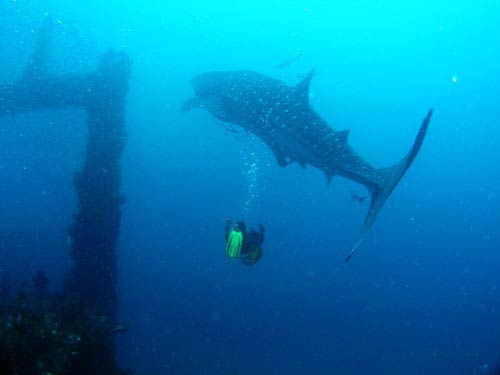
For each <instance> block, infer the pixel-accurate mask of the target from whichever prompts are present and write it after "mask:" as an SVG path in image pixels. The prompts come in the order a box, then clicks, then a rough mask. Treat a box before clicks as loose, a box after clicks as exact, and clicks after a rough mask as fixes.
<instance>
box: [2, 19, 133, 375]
mask: <svg viewBox="0 0 500 375" xmlns="http://www.w3.org/2000/svg"><path fill="white" fill-rule="evenodd" d="M51 25H52V23H51V21H50V19H46V20H45V22H44V25H43V27H42V30H41V32H40V35H39V39H38V41H37V43H36V45H35V49H34V52H33V55H32V58H31V60H30V62H29V63H28V65H27V67H26V70H25V72H24V74H23V76H22V77H21V78H20V79H19V80H17V81H15V82H5V83H0V118H1V117H2V116H5V115H9V116H12V115H16V114H20V113H24V112H33V111H38V110H60V109H66V108H79V109H82V110H83V111H84V112H85V115H86V125H87V127H88V138H87V144H86V151H85V159H84V164H83V167H82V169H81V171H80V172H78V173H77V174H76V176H75V178H74V181H73V184H74V187H75V189H76V193H77V198H78V212H77V213H76V214H75V216H74V219H73V223H72V224H71V226H70V228H69V232H68V233H69V236H70V238H71V256H72V258H73V265H72V269H71V270H70V272H69V274H68V276H67V278H66V281H65V283H64V284H65V285H64V290H63V293H62V296H61V297H60V298H61V299H62V300H65V301H66V302H64V303H67V301H73V302H72V303H73V305H74V306H78V308H76V311H73V313H74V315H76V317H75V319H79V321H89V320H94V321H95V320H96V319H97V318H96V317H98V318H99V319H98V320H99V321H100V322H101V323H100V324H101V328H102V326H103V324H102V322H107V323H106V324H107V326H108V327H109V329H108V330H106V329H98V330H97V331H96V332H94V333H93V335H94V336H95V335H100V336H101V337H100V339H99V340H93V342H92V344H91V345H90V344H88V345H87V346H86V347H85V348H84V349H82V350H81V351H80V352H79V353H78V356H77V357H78V360H77V361H76V362H78V363H77V364H76V365H73V367H72V370H70V372H69V373H71V374H74V373H75V374H86V375H87V374H95V375H100V374H103V375H104V374H106V375H109V374H117V373H120V372H119V370H118V369H117V368H116V364H115V343H114V335H115V333H116V331H117V330H116V329H113V328H112V327H113V325H114V324H115V322H116V313H117V302H118V301H117V295H116V282H117V256H116V248H117V241H118V236H119V230H120V216H121V205H122V204H123V203H124V198H123V196H122V195H121V191H120V183H121V173H120V172H121V171H120V170H121V165H120V162H121V155H122V151H123V148H124V142H125V138H126V133H125V128H124V125H125V105H126V97H127V92H128V81H129V75H130V66H131V62H130V60H129V58H128V57H127V55H125V54H124V53H118V52H113V51H109V52H107V53H105V54H103V55H102V56H101V58H100V61H99V63H98V66H97V69H96V70H95V71H94V72H91V73H87V74H71V75H55V74H52V73H49V71H48V69H47V66H46V61H47V53H48V48H49V38H50V34H51V28H52V27H51ZM75 301H76V302H75ZM87 326H88V325H87ZM94 339H95V337H94Z"/></svg>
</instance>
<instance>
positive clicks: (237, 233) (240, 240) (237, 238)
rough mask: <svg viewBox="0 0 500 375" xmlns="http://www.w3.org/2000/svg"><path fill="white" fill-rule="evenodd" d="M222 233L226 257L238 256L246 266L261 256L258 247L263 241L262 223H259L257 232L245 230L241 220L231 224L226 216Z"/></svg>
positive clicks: (254, 262) (252, 263) (255, 261)
mask: <svg viewBox="0 0 500 375" xmlns="http://www.w3.org/2000/svg"><path fill="white" fill-rule="evenodd" d="M224 235H225V237H226V254H227V256H228V257H230V258H240V259H241V261H242V262H243V263H244V264H246V265H248V266H253V265H254V264H256V263H257V262H258V261H259V260H260V258H262V254H263V252H262V249H261V248H260V247H261V245H262V242H264V226H263V225H262V224H259V231H258V232H257V231H255V230H254V229H250V231H248V232H247V230H246V225H245V223H244V222H243V221H238V222H237V223H236V224H234V225H232V221H231V218H230V217H228V218H226V225H225V227H224Z"/></svg>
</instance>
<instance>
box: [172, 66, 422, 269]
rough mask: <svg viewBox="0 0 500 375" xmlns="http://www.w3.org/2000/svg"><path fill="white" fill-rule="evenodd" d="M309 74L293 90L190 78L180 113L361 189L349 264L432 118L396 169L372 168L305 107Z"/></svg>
mask: <svg viewBox="0 0 500 375" xmlns="http://www.w3.org/2000/svg"><path fill="white" fill-rule="evenodd" d="M313 76H314V70H312V71H311V72H310V73H309V74H308V75H307V76H306V77H304V79H302V80H301V81H300V82H299V83H298V84H297V85H295V86H290V85H287V84H285V83H284V82H281V81H280V80H277V79H274V78H271V77H267V76H265V75H262V74H259V73H256V72H253V71H215V72H208V73H203V74H199V75H197V76H195V77H193V78H192V79H191V84H192V86H193V89H194V93H195V96H194V97H193V98H191V99H188V100H187V101H185V103H184V104H183V106H182V108H181V109H182V110H183V111H188V110H191V109H193V108H203V109H205V110H207V111H208V112H209V113H211V114H212V115H213V116H214V117H215V118H216V119H218V120H220V121H222V122H226V123H230V124H234V125H238V126H240V127H242V128H243V129H245V130H246V131H248V132H250V133H253V134H255V135H256V136H257V137H258V138H260V139H261V140H262V142H263V143H264V144H265V145H267V146H268V147H269V149H271V151H272V152H273V153H274V156H275V157H276V160H277V162H278V164H279V165H280V166H281V167H286V166H287V165H289V164H291V163H298V164H299V165H300V166H301V167H302V168H305V167H306V165H311V166H313V167H316V168H319V169H320V170H321V171H323V172H324V174H325V175H326V178H327V182H328V183H330V182H331V180H332V178H333V177H334V176H336V175H339V176H343V177H345V178H348V179H350V180H353V181H355V182H357V183H359V184H361V185H364V186H365V187H366V188H367V190H368V191H369V192H370V196H371V199H370V206H369V208H368V212H367V214H366V217H365V219H364V221H363V224H362V226H361V229H360V231H359V233H358V236H357V239H356V240H355V242H354V244H353V246H352V248H351V249H350V252H349V253H348V255H347V257H346V258H345V260H346V262H348V261H349V260H350V259H351V258H352V256H353V255H354V253H355V252H356V250H357V249H358V247H359V246H360V244H361V243H362V241H363V240H364V238H365V237H366V235H367V233H368V231H369V229H370V228H371V226H372V224H373V223H374V221H375V219H376V218H377V215H378V213H379V212H380V210H381V209H382V207H383V205H384V203H385V202H386V200H387V198H388V197H389V195H390V194H391V193H392V191H393V190H394V188H395V187H396V185H397V184H398V182H399V181H400V180H401V178H402V177H403V175H404V174H405V172H406V171H407V170H408V168H409V167H410V165H411V164H412V162H413V160H414V159H415V157H416V156H417V154H418V152H419V150H420V147H421V146H422V143H423V141H424V138H425V134H426V132H427V129H428V126H429V122H430V120H431V116H432V108H431V109H430V110H429V111H428V112H427V115H426V116H425V118H424V119H423V122H422V124H421V126H420V129H419V131H418V133H417V136H416V138H415V141H414V143H413V145H412V147H411V148H410V151H409V152H408V153H407V154H406V155H405V156H404V157H403V158H402V159H401V160H400V161H399V162H397V163H396V164H394V165H392V166H389V167H385V168H375V167H373V166H372V165H370V164H369V163H368V162H367V161H365V160H364V159H363V158H362V157H361V156H359V155H358V154H357V153H356V151H355V150H354V149H353V148H352V147H351V146H350V145H349V144H348V137H349V130H335V129H333V128H332V127H331V126H330V125H329V124H328V123H327V122H326V121H325V120H324V119H323V118H322V117H321V116H320V115H319V114H318V113H317V112H316V111H315V110H314V109H313V108H312V107H311V105H310V103H309V87H310V84H311V79H312V78H313Z"/></svg>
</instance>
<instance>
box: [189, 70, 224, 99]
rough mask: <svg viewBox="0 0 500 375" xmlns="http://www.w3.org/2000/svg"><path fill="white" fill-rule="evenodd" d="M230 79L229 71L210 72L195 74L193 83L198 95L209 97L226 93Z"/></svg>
mask: <svg viewBox="0 0 500 375" xmlns="http://www.w3.org/2000/svg"><path fill="white" fill-rule="evenodd" d="M229 80H230V75H228V73H225V72H210V73H203V74H198V75H196V76H194V77H193V78H192V79H191V84H192V85H193V89H194V92H195V94H196V96H197V97H200V98H207V97H213V96H218V95H220V94H221V93H224V92H225V89H226V88H227V85H228V81H229Z"/></svg>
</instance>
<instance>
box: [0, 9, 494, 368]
mask: <svg viewBox="0 0 500 375" xmlns="http://www.w3.org/2000/svg"><path fill="white" fill-rule="evenodd" d="M47 13H48V14H50V15H51V16H52V18H53V19H54V20H56V27H55V29H54V34H55V36H54V42H53V43H54V49H53V50H52V52H51V57H52V65H51V67H52V68H51V69H53V70H54V71H55V72H58V73H65V72H85V71H91V70H92V69H93V67H94V65H95V62H96V61H97V59H98V57H99V55H100V54H101V53H103V52H105V51H106V50H107V49H108V48H113V49H115V50H119V51H124V52H125V53H127V54H128V55H129V56H130V57H131V59H132V61H133V66H132V76H131V81H130V92H129V96H128V104H127V119H126V128H127V132H128V138H127V144H126V149H125V153H124V157H123V161H122V164H123V186H122V190H123V193H124V195H125V196H126V198H127V201H126V203H125V205H124V206H123V216H122V229H121V235H120V241H119V248H118V255H119V283H118V291H119V301H120V302H119V304H120V306H119V316H120V320H123V321H126V322H127V323H128V325H129V330H128V332H127V333H125V334H123V335H122V336H120V337H119V339H118V348H119V363H120V366H121V367H123V368H130V369H131V370H133V371H134V372H135V373H137V374H146V375H147V374H222V375H225V374H227V375H234V374H239V375H253V374H289V375H295V374H486V373H489V370H490V369H491V368H492V367H493V366H494V364H495V363H496V361H498V360H500V290H499V288H500V276H499V275H500V272H499V270H500V254H499V253H498V251H499V249H500V234H499V233H500V232H499V230H498V227H499V225H500V215H499V211H500V188H499V183H500V166H499V165H500V157H499V156H498V151H497V150H498V147H499V146H498V145H499V144H500V127H499V126H500V105H499V103H500V69H499V67H500V52H499V49H498V46H499V45H500V2H499V1H498V0H483V1H477V2H471V1H450V0H443V1H441V2H435V1H419V2H411V3H410V2H400V1H364V0H357V1H350V2H343V3H341V2H334V1H299V0H297V1H278V0H267V1H263V0H255V1H249V0H247V1H242V0H240V1H210V2H209V1H206V2H203V1H199V0H198V1H185V2H174V1H158V0H156V1H148V2H144V1H139V0H128V1H116V0H115V1H98V0H87V1H72V2H69V1H62V0H58V1H56V0H48V1H27V0H26V1H21V0H18V1H15V0H14V1H7V0H4V1H3V2H0V20H1V21H2V22H0V45H1V46H2V48H1V49H0V82H4V81H8V80H11V81H12V80H15V79H16V78H17V77H19V76H20V75H21V74H22V71H23V67H24V66H25V65H26V63H27V61H28V60H29V56H30V53H31V51H32V47H33V44H34V42H35V40H36V36H37V30H38V28H39V27H40V24H41V22H42V19H43V16H44V15H45V14H47ZM297 53H302V58H301V59H299V60H298V61H296V62H295V63H293V64H292V65H290V66H289V67H287V68H284V69H281V70H280V69H276V68H275V66H276V65H277V64H279V63H280V62H282V61H284V60H286V59H288V58H291V57H293V56H295V55H296V54H297ZM313 67H315V68H316V71H317V73H318V74H317V76H316V77H315V78H314V80H313V83H312V87H311V98H310V100H311V104H312V106H313V107H314V108H315V109H316V110H317V111H318V112H319V113H320V114H321V115H322V116H323V117H324V118H325V119H326V120H327V121H328V122H329V123H330V124H331V125H332V126H333V127H335V128H336V129H350V130H351V133H350V139H349V142H350V144H351V145H352V146H353V147H354V148H355V149H356V150H357V151H358V152H359V153H360V154H361V155H362V156H363V157H364V158H366V159H367V160H368V161H370V162H371V163H372V164H374V165H375V166H377V167H381V166H387V165H391V164H393V163H394V162H396V161H397V160H399V159H400V158H401V157H402V156H403V155H404V154H405V153H406V152H407V150H409V148H410V146H411V143H412V142H413V138H414V136H415V134H416V132H417V130H418V127H419V125H420V123H421V120H422V118H423V117H424V116H425V114H426V112H427V110H428V109H429V108H430V107H434V108H435V114H434V117H433V119H432V122H431V125H430V128H429V132H428V136H427V138H426V140H425V142H424V145H423V147H422V150H421V152H420V154H419V155H418V157H417V159H416V161H415V163H414V164H413V165H412V167H411V168H410V170H409V171H408V173H407V174H406V176H405V177H404V179H403V180H402V181H401V183H400V184H399V185H398V187H397V188H396V190H395V191H394V193H393V194H392V196H391V197H390V199H389V201H388V202H387V204H386V205H385V207H384V209H383V210H382V212H381V214H380V217H379V218H378V220H377V221H376V223H375V225H374V227H373V228H372V230H371V231H370V234H369V236H368V238H367V239H366V241H365V243H364V244H363V245H362V247H361V248H360V250H359V254H356V256H355V258H354V259H353V260H352V262H351V263H349V264H348V265H346V264H345V263H344V257H345V255H346V254H347V252H348V250H349V248H350V246H351V245H352V243H353V242H354V240H355V236H356V234H357V231H358V230H359V227H360V225H361V222H362V220H363V218H364V215H365V210H366V207H362V206H361V205H360V204H359V203H357V202H353V201H352V200H351V194H350V193H351V191H353V190H355V191H357V192H358V193H360V194H363V193H364V188H363V187H361V186H357V185H355V184H354V183H352V182H351V181H348V180H344V179H342V178H337V179H335V180H334V182H333V183H332V184H331V185H330V186H329V187H328V186H326V181H325V177H324V176H323V174H322V172H320V171H318V170H315V169H313V168H308V169H306V170H305V171H303V170H302V169H301V168H300V167H299V166H298V165H296V164H293V165H290V166H289V167H287V168H280V167H279V166H278V164H277V163H276V161H275V159H274V156H273V155H272V154H271V152H270V151H269V150H268V149H267V148H266V147H265V146H264V145H263V144H262V143H261V142H260V141H259V140H258V139H256V138H252V137H248V136H247V135H246V134H245V133H241V134H240V135H237V136H236V135H234V134H232V133H228V132H226V131H225V129H224V127H223V126H221V125H220V124H219V123H217V122H216V121H215V120H214V119H213V118H212V117H211V116H210V115H209V114H208V113H206V112H204V111H200V110H198V111H193V112H190V113H187V114H186V113H181V112H179V108H180V106H181V105H182V103H183V101H184V100H185V99H187V98H189V97H191V96H193V92H192V89H191V86H190V82H189V80H190V78H191V77H192V76H193V75H195V74H198V73H201V72H205V71H210V70H231V69H250V70H254V71H258V72H260V73H263V74H266V75H269V76H272V77H275V78H279V79H281V80H283V81H285V82H287V83H288V84H295V83H296V82H298V81H299V80H300V79H299V78H298V75H301V74H304V73H307V72H308V71H309V70H310V69H311V68H313ZM85 135H86V129H84V117H83V114H82V113H80V112H78V111H76V110H75V111H71V110H65V111H60V112H54V111H44V112H38V113H32V114H23V115H18V116H9V117H2V118H0V145H1V146H0V181H1V183H0V277H6V278H8V279H9V280H10V283H11V284H12V285H13V287H14V288H23V287H24V286H25V285H26V284H27V283H29V281H30V279H31V277H32V274H33V272H34V271H35V270H37V269H45V270H46V271H47V273H48V275H49V277H50V278H51V285H50V286H51V288H52V290H55V291H56V290H58V288H59V287H60V283H61V280H62V279H63V278H64V276H65V275H66V273H67V271H68V269H69V266H70V257H69V242H68V240H67V228H68V226H69V224H70V223H71V220H72V216H73V214H74V213H75V211H76V195H75V192H74V189H73V185H72V183H71V181H72V178H73V176H74V174H75V173H76V172H77V171H78V170H79V168H80V167H81V163H82V160H83V154H84V151H85V148H84V147H85ZM226 216H231V217H233V218H234V219H240V218H241V219H244V220H246V221H247V222H248V223H249V224H251V225H254V226H256V225H257V224H258V223H263V224H264V225H265V227H266V229H267V231H266V240H265V243H264V245H263V250H264V257H263V258H262V260H261V262H260V263H259V264H258V265H256V266H255V267H244V266H242V265H241V264H240V263H238V262H235V261H231V260H230V259H227V258H226V257H225V255H224V246H225V244H224V236H223V226H224V218H225V217H226Z"/></svg>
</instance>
